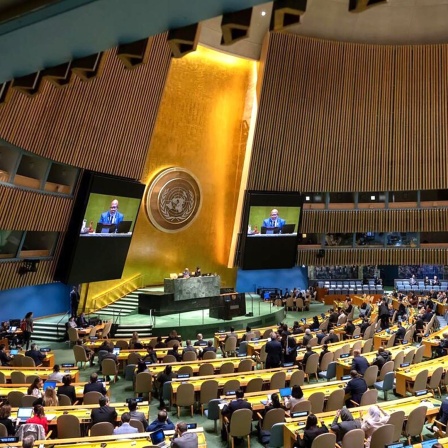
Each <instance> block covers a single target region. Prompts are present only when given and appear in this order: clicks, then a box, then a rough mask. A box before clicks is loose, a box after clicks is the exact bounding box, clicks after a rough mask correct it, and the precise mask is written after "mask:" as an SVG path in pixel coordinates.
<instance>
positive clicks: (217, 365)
mask: <svg viewBox="0 0 448 448" xmlns="http://www.w3.org/2000/svg"><path fill="white" fill-rule="evenodd" d="M244 359H251V358H250V356H241V357H239V358H236V357H235V358H216V359H204V360H197V361H182V362H176V363H168V364H149V365H148V370H149V372H150V373H151V375H152V376H153V377H157V375H158V374H159V373H161V372H163V371H164V370H165V368H166V366H172V368H173V373H177V372H178V370H179V369H180V368H181V367H183V366H190V367H191V368H192V369H193V374H196V375H197V374H198V372H199V368H200V367H201V365H203V364H211V365H212V366H213V368H214V370H215V372H216V373H218V374H219V371H220V369H221V366H222V365H223V364H225V363H228V362H231V363H232V364H233V365H234V368H235V371H237V368H238V365H239V363H240V362H241V361H242V360H244ZM254 365H255V362H254Z"/></svg>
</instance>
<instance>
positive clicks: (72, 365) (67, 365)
mask: <svg viewBox="0 0 448 448" xmlns="http://www.w3.org/2000/svg"><path fill="white" fill-rule="evenodd" d="M61 367H75V364H73V363H66V364H61Z"/></svg>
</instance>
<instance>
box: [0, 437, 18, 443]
mask: <svg viewBox="0 0 448 448" xmlns="http://www.w3.org/2000/svg"><path fill="white" fill-rule="evenodd" d="M18 441H19V438H18V437H13V436H11V437H0V443H17V442H18Z"/></svg>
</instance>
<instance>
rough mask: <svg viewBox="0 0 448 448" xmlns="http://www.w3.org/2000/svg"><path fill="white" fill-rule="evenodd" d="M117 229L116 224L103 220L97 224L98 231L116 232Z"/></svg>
mask: <svg viewBox="0 0 448 448" xmlns="http://www.w3.org/2000/svg"><path fill="white" fill-rule="evenodd" d="M116 230H117V225H116V224H105V223H102V222H98V223H97V224H96V230H95V232H96V233H115V231H116Z"/></svg>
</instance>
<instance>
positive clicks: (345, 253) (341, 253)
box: [297, 248, 448, 266]
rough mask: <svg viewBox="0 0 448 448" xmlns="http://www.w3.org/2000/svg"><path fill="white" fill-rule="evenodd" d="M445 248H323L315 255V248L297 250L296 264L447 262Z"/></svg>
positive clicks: (447, 255)
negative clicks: (319, 255)
mask: <svg viewBox="0 0 448 448" xmlns="http://www.w3.org/2000/svg"><path fill="white" fill-rule="evenodd" d="M447 263H448V250H446V248H445V249H398V248H397V249H346V250H340V249H338V250H332V249H331V250H325V252H324V256H323V257H317V250H300V249H299V251H298V257H297V264H298V265H307V266H331V265H339V266H344V265H345V266H351V265H359V266H362V265H407V264H416V265H421V264H443V265H445V264H447Z"/></svg>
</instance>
